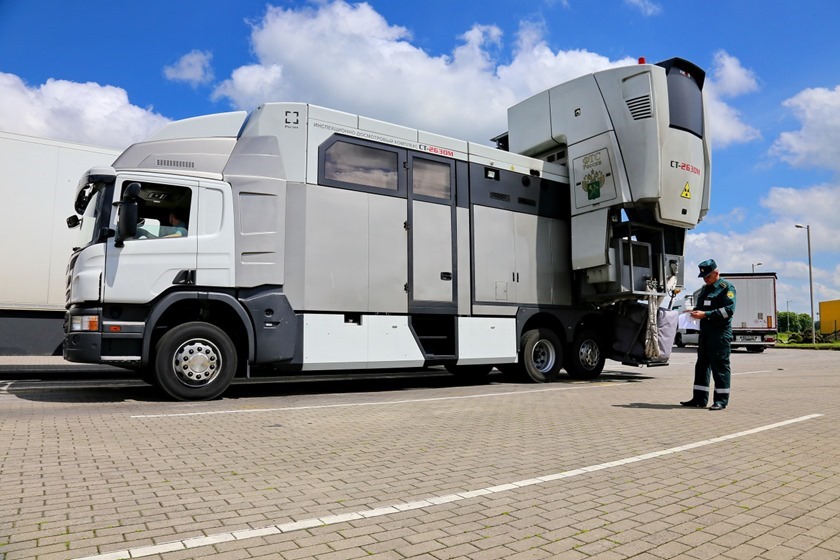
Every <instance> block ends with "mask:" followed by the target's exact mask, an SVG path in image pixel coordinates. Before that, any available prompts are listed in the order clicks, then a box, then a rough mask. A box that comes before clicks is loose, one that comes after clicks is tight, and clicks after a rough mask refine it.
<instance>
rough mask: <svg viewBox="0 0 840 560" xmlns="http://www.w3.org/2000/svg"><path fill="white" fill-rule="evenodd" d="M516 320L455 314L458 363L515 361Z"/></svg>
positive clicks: (502, 362)
mask: <svg viewBox="0 0 840 560" xmlns="http://www.w3.org/2000/svg"><path fill="white" fill-rule="evenodd" d="M516 346H517V345H516V319H515V318H499V317H458V365H471V364H506V363H513V362H516V354H517V348H516Z"/></svg>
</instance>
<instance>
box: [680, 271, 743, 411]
mask: <svg viewBox="0 0 840 560" xmlns="http://www.w3.org/2000/svg"><path fill="white" fill-rule="evenodd" d="M698 277H699V278H702V279H703V282H704V283H705V284H706V285H705V286H703V287H702V288H701V289H700V292H699V293H698V295H697V298H696V301H695V302H694V310H693V311H691V316H692V317H693V318H694V319H699V320H700V341H699V342H698V347H697V363H696V364H695V366H694V395H693V396H692V398H691V400H690V401H684V402H681V403H680V404H681V405H683V406H696V407H701V408H705V407H706V406H707V405H708V402H709V370H711V373H712V377H713V378H714V380H715V394H714V399H713V401H712V406H711V407H710V408H709V410H723V409H724V408H726V405H728V404H729V380H730V377H731V373H732V372H731V371H730V369H729V345H730V344H731V343H732V315H733V314H734V313H735V286H733V285H732V284H731V283H730V282H728V281H726V280H724V279H723V278H721V277H720V272H718V269H717V264H716V263H715V261H714V260H713V259H709V260H707V261H703V262H701V263H700V274H699V275H698Z"/></svg>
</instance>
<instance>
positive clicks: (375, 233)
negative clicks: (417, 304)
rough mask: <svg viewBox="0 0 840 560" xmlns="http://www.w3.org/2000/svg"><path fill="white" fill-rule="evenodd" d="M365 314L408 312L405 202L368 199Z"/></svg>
mask: <svg viewBox="0 0 840 560" xmlns="http://www.w3.org/2000/svg"><path fill="white" fill-rule="evenodd" d="M368 200H369V210H370V211H369V215H368V231H369V236H370V238H369V242H370V258H369V261H368V262H369V267H370V273H369V284H368V298H369V302H370V304H369V307H368V310H369V311H372V312H381V313H405V312H406V311H407V310H408V294H407V293H406V291H405V284H406V282H407V281H408V232H407V231H406V229H405V227H404V224H405V220H406V204H405V199H402V198H394V197H390V196H375V195H370V196H369V198H368Z"/></svg>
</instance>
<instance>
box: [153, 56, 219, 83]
mask: <svg viewBox="0 0 840 560" xmlns="http://www.w3.org/2000/svg"><path fill="white" fill-rule="evenodd" d="M212 60H213V54H212V53H210V52H208V51H199V50H192V51H190V52H188V53H187V54H185V55H184V56H182V57H181V58H179V59H178V62H176V63H175V64H173V65H171V66H164V68H163V74H164V76H166V77H167V78H168V79H170V80H172V81H174V82H186V83H188V84H190V85H191V86H192V87H197V86H200V85H202V84H209V83H210V82H212V81H213V79H214V78H215V76H214V75H213V68H212V67H211V66H210V63H211V61H212Z"/></svg>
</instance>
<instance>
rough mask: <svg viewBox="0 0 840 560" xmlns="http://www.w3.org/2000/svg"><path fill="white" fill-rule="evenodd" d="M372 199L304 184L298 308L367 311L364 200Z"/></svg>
mask: <svg viewBox="0 0 840 560" xmlns="http://www.w3.org/2000/svg"><path fill="white" fill-rule="evenodd" d="M370 196H372V195H369V194H367V193H362V192H355V191H348V190H344V189H336V188H331V187H321V186H315V185H307V186H306V218H305V219H306V224H305V234H306V238H305V245H304V260H305V263H304V269H305V273H304V275H305V277H304V289H305V294H304V307H305V309H306V310H307V311H321V310H325V311H367V309H368V303H369V300H368V199H369V197H370Z"/></svg>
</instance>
